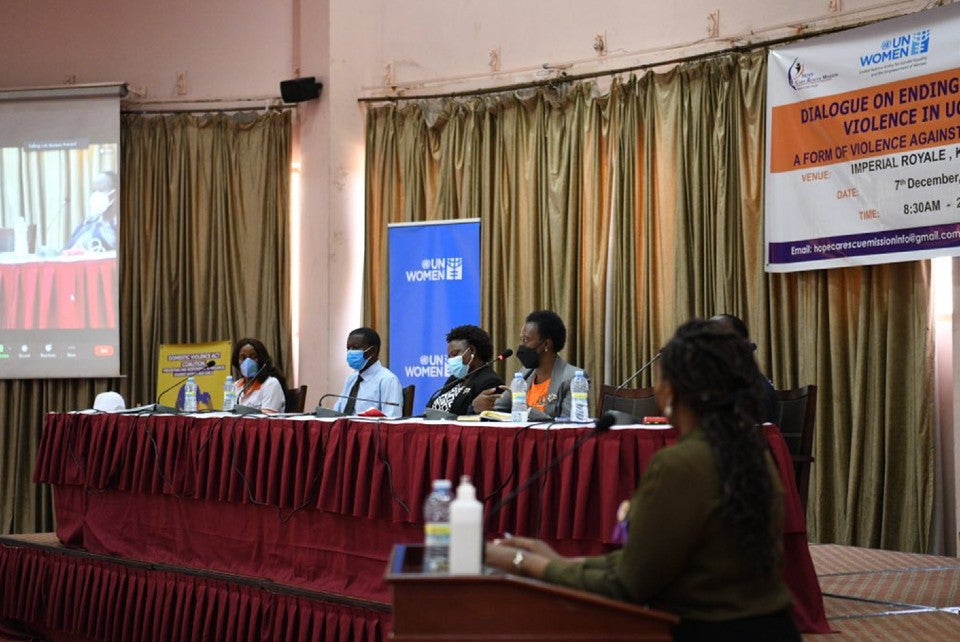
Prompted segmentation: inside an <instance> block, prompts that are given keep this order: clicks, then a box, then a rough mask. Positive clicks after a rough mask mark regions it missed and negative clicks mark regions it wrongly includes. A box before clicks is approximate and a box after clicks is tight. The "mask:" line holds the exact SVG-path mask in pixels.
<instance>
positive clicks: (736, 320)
mask: <svg viewBox="0 0 960 642" xmlns="http://www.w3.org/2000/svg"><path fill="white" fill-rule="evenodd" d="M710 320H711V321H716V322H717V323H722V324H724V325H725V326H726V328H727V330H730V331H731V332H735V333H736V334H738V335H739V336H740V338H742V339H743V340H744V341H746V342H747V343H749V344H750V345H751V347H752V348H753V349H754V350H756V349H757V344H756V343H754V342H753V341H751V340H750V333H749V332H748V331H747V324H746V323H744V322H743V319H741V318H740V317H736V316H733V315H732V314H718V315H716V316H714V317H710ZM760 385H761V386H762V387H763V416H762V417H761V418H760V421H765V422H769V423H772V424H775V423H777V422H779V421H780V417H778V416H777V391H776V390H774V388H773V384H772V383H770V380H769V379H768V378H767V377H766V376H764V375H763V373H760Z"/></svg>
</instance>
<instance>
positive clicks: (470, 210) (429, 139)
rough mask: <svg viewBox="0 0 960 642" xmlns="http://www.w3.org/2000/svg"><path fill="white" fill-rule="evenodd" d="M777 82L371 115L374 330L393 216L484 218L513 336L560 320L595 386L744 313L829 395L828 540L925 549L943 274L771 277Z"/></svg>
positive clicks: (369, 284) (505, 321) (383, 302)
mask: <svg viewBox="0 0 960 642" xmlns="http://www.w3.org/2000/svg"><path fill="white" fill-rule="evenodd" d="M765 76H766V52H765V51H755V52H751V53H745V54H725V55H720V56H716V57H713V58H710V59H706V60H702V61H698V62H695V63H689V64H685V65H681V66H678V67H675V68H673V69H672V70H670V71H669V72H667V73H663V74H653V73H647V74H644V75H643V76H642V77H640V78H629V79H626V80H623V81H621V80H619V79H617V80H614V81H613V83H612V85H611V86H610V88H609V90H608V91H606V92H604V93H602V94H601V93H600V92H599V91H598V89H597V87H596V86H595V85H594V84H592V83H580V84H575V85H560V86H556V87H544V88H542V89H538V90H531V91H527V92H514V93H509V94H501V95H497V96H490V97H475V98H471V99H467V100H445V101H427V102H405V103H400V104H386V105H383V106H378V107H375V108H371V109H370V110H369V111H368V114H367V174H366V180H367V183H366V196H367V201H366V203H367V211H366V225H367V232H368V234H367V245H366V253H367V260H366V262H365V265H366V270H367V274H366V279H365V298H364V303H365V316H366V322H367V323H369V324H371V325H373V327H376V328H378V329H379V330H380V331H381V333H382V334H383V335H386V334H387V330H388V326H387V323H388V299H387V296H388V293H387V289H386V284H387V282H388V279H387V272H386V270H387V255H386V226H387V224H388V223H392V222H406V221H426V220H434V219H457V218H467V217H479V218H480V219H481V227H482V232H481V234H482V260H483V265H484V269H483V270H482V271H481V272H482V274H483V281H482V295H481V296H482V305H481V324H482V325H483V326H484V327H485V328H486V329H487V330H488V331H489V332H490V333H491V335H492V337H493V339H494V344H495V345H498V346H499V345H504V346H512V345H514V344H516V343H517V340H518V335H519V329H520V326H521V323H522V320H523V318H524V316H525V315H526V314H527V313H528V312H530V311H531V310H534V309H537V308H541V307H546V308H551V309H554V310H556V311H557V312H558V313H559V314H560V315H561V316H562V317H563V318H564V320H565V321H566V323H567V326H568V333H569V339H568V345H567V347H566V348H565V350H564V356H565V358H566V359H567V360H568V361H570V362H572V363H575V364H578V365H581V366H583V367H585V368H586V369H587V370H588V371H589V372H590V373H591V374H592V375H593V380H594V384H595V385H594V387H595V388H596V387H597V385H598V384H599V383H601V382H604V383H616V382H619V381H622V380H623V379H624V378H626V377H627V376H628V375H629V374H630V373H632V372H633V371H634V370H636V368H637V367H639V365H640V364H641V363H643V362H644V361H646V360H647V359H648V358H649V357H650V356H651V355H652V354H654V353H655V352H656V350H657V349H658V348H659V346H661V345H662V344H663V343H664V342H665V341H666V340H667V339H668V338H669V336H670V335H671V334H672V332H673V330H674V328H675V327H676V326H677V325H678V324H679V323H681V322H683V321H684V320H686V319H688V318H690V317H693V316H711V315H714V314H717V313H721V312H727V313H732V314H737V315H738V316H741V317H743V318H744V319H745V320H746V322H747V323H748V325H749V326H750V327H751V331H752V334H753V338H754V340H755V342H756V343H757V344H758V346H759V350H758V353H757V356H758V360H759V362H760V364H761V367H762V368H763V369H764V371H765V372H766V373H767V374H768V375H769V376H770V377H771V378H772V380H773V381H774V384H775V385H776V387H778V388H793V387H798V386H800V385H803V384H807V383H813V384H817V385H818V386H819V396H818V408H817V434H816V439H815V455H816V457H817V461H816V463H815V464H814V466H813V482H812V487H811V489H810V497H811V500H810V505H809V507H808V518H809V528H810V538H811V540H813V541H824V542H838V543H845V544H854V545H860V546H875V547H884V548H893V549H899V550H905V551H925V550H926V549H927V546H928V544H929V539H930V538H929V533H930V521H931V512H932V503H933V477H934V437H933V421H934V419H933V416H932V411H931V409H932V407H933V404H932V381H933V367H932V366H933V363H932V356H931V355H932V350H931V345H932V336H931V334H930V333H929V331H928V325H929V321H928V316H927V315H928V312H927V310H928V307H929V306H928V291H929V274H928V264H927V263H926V262H912V263H904V264H898V265H881V266H874V267H864V268H850V269H838V270H828V271H816V272H805V273H799V274H789V275H771V274H766V273H764V271H763V176H764V109H765V104H764V93H765ZM437 341H438V344H440V343H442V337H438V338H437ZM649 382H650V379H649V375H648V374H645V375H644V376H643V377H642V378H641V380H640V381H638V382H637V385H649Z"/></svg>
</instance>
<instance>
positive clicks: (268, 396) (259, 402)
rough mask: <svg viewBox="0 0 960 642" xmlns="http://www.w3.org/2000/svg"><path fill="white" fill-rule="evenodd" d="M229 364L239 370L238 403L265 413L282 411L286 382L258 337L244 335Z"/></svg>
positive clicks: (234, 349)
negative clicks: (245, 336)
mask: <svg viewBox="0 0 960 642" xmlns="http://www.w3.org/2000/svg"><path fill="white" fill-rule="evenodd" d="M230 363H232V364H233V367H234V368H235V369H236V370H237V371H238V372H239V375H240V376H239V377H238V378H237V381H236V384H235V385H236V387H237V404H238V405H240V406H246V407H247V408H255V409H257V410H260V411H261V412H263V413H264V414H268V415H269V414H273V413H277V412H283V411H284V405H285V403H286V395H285V392H284V391H285V390H286V381H285V380H284V378H283V375H282V374H280V371H279V370H277V368H276V367H275V366H274V365H273V360H272V359H270V353H269V352H267V348H266V346H264V345H263V343H261V342H260V341H259V340H257V339H251V338H244V339H240V340H239V341H237V342H236V343H235V344H234V346H233V355H232V357H231V359H230Z"/></svg>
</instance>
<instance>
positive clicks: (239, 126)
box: [0, 112, 292, 533]
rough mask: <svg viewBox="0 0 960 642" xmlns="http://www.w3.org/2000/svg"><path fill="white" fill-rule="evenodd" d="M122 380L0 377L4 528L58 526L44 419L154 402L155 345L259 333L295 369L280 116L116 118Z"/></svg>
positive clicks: (286, 157) (285, 127)
mask: <svg viewBox="0 0 960 642" xmlns="http://www.w3.org/2000/svg"><path fill="white" fill-rule="evenodd" d="M121 150H122V155H121V182H122V185H123V189H122V191H121V199H122V202H121V220H120V237H121V247H120V254H119V262H120V321H121V322H120V364H121V372H122V373H123V374H124V375H125V376H124V377H122V378H120V379H69V380H67V379H62V380H60V379H50V380H39V379H38V380H3V381H0V533H30V532H37V531H50V530H53V510H52V506H51V500H50V493H49V489H48V488H46V487H45V486H41V485H34V484H33V482H32V481H31V475H32V472H33V467H34V462H35V460H36V455H37V443H38V441H39V438H40V431H41V426H42V425H43V415H44V413H46V412H60V411H68V410H75V409H78V408H89V407H91V405H92V404H93V400H94V398H95V397H96V395H97V393H99V392H102V391H104V390H117V391H119V392H120V393H121V394H123V396H124V398H125V399H126V400H127V404H128V405H139V404H145V403H151V402H153V401H154V396H155V394H156V387H155V381H156V372H157V360H156V359H157V349H158V347H159V345H160V344H161V343H193V342H207V341H218V340H234V339H238V338H240V337H241V336H256V337H258V338H260V339H261V340H262V341H263V342H264V343H265V344H266V346H267V348H268V349H269V350H270V351H271V353H272V355H273V357H274V361H275V362H276V363H277V364H278V366H279V367H280V368H281V369H286V368H288V367H289V364H290V363H291V361H292V360H291V350H292V347H291V346H292V343H291V319H290V294H289V281H290V279H289V266H288V264H289V249H288V248H289V232H288V226H289V209H290V157H291V156H290V154H291V151H290V150H291V120H290V114H289V112H280V113H278V112H271V113H265V114H259V115H252V116H251V115H238V116H229V115H225V114H217V115H202V116H197V115H176V116H144V115H133V114H127V115H124V116H123V117H122V118H121Z"/></svg>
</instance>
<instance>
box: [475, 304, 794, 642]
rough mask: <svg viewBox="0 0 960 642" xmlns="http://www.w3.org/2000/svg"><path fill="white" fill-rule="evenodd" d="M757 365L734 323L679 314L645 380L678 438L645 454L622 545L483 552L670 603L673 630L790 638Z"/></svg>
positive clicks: (777, 505) (583, 584) (533, 570)
mask: <svg viewBox="0 0 960 642" xmlns="http://www.w3.org/2000/svg"><path fill="white" fill-rule="evenodd" d="M759 374H760V372H759V369H758V368H757V364H756V361H755V360H754V358H753V349H752V348H751V347H750V345H749V343H748V342H746V341H744V340H743V338H741V337H740V336H739V335H738V334H736V333H734V332H731V331H729V330H727V329H726V328H724V327H723V326H721V325H720V324H718V323H715V322H713V321H707V320H702V319H696V320H693V321H689V322H687V323H685V324H683V325H682V326H680V328H679V329H678V330H677V331H676V333H675V334H674V335H673V338H671V339H670V341H669V342H668V343H667V345H666V346H664V347H663V350H662V352H661V357H660V360H659V363H658V372H657V375H658V376H657V377H656V383H655V394H656V399H657V404H658V405H659V407H660V410H661V412H662V413H663V414H664V415H665V416H667V417H669V418H670V421H671V423H672V424H673V426H674V427H675V428H676V429H677V430H678V431H679V433H680V439H679V442H678V443H677V444H676V445H674V446H671V447H668V448H665V449H663V450H660V451H658V452H657V453H656V454H655V455H654V456H653V458H652V459H651V460H650V465H649V467H648V469H647V471H646V472H645V473H644V474H643V477H642V478H641V480H640V484H639V486H638V487H637V489H636V491H635V493H634V495H633V498H632V499H631V502H630V509H629V511H630V514H629V518H628V520H627V521H628V534H627V541H626V544H625V545H624V547H623V548H622V549H621V550H619V551H615V552H613V553H609V554H608V555H604V556H599V557H586V558H566V557H561V556H560V555H558V554H557V553H556V552H555V551H554V550H553V549H552V548H551V547H550V546H548V545H547V544H545V543H544V542H542V541H540V540H534V539H527V538H522V537H511V538H507V539H505V540H495V541H493V542H491V543H489V544H488V545H487V547H486V562H487V564H488V565H490V566H494V567H496V568H499V569H502V570H505V571H508V572H510V573H515V574H516V573H519V574H521V575H528V576H532V577H538V578H541V579H544V580H546V581H548V582H552V583H555V584H560V585H564V586H568V587H573V588H577V589H581V590H585V591H590V592H594V593H599V594H602V595H605V596H608V597H611V598H614V599H620V600H625V601H629V602H633V603H636V604H649V605H651V606H652V607H654V608H659V609H662V610H665V611H670V612H672V613H674V614H676V615H678V616H679V617H680V622H679V624H678V625H677V627H676V628H675V629H674V639H675V640H796V641H798V640H800V635H799V633H798V632H797V630H796V627H795V626H794V623H793V619H792V617H791V612H790V606H791V596H790V591H789V590H788V589H787V587H786V585H785V584H784V583H783V580H782V579H781V568H782V562H783V560H782V550H781V545H780V542H781V535H782V531H783V518H784V503H783V494H784V493H783V487H782V486H781V485H780V481H779V477H778V475H777V470H776V467H775V465H774V463H773V459H772V458H771V457H770V455H769V453H768V452H767V447H766V444H765V441H764V439H763V436H762V434H761V432H760V430H759V429H758V426H757V420H758V419H759V417H760V413H761V411H762V406H761V389H760V385H759Z"/></svg>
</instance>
